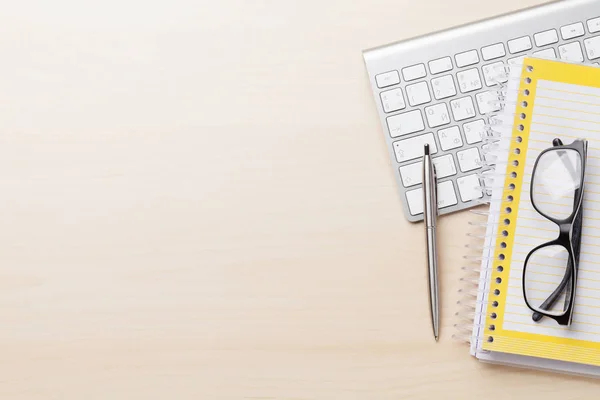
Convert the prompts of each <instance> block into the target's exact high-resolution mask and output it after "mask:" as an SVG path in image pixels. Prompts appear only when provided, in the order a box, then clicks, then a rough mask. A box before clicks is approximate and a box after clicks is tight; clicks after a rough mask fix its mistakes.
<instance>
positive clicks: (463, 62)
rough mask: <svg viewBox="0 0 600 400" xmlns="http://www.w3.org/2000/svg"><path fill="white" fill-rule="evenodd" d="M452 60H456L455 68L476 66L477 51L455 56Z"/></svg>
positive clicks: (477, 59)
mask: <svg viewBox="0 0 600 400" xmlns="http://www.w3.org/2000/svg"><path fill="white" fill-rule="evenodd" d="M454 58H455V59H456V66H457V67H459V68H461V67H466V66H468V65H473V64H477V63H478V62H479V54H477V50H471V51H465V52H464V53H460V54H457V55H455V56H454Z"/></svg>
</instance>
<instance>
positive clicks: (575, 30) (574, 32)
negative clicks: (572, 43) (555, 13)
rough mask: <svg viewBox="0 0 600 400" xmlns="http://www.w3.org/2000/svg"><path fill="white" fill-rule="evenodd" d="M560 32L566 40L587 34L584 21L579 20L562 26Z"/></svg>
mask: <svg viewBox="0 0 600 400" xmlns="http://www.w3.org/2000/svg"><path fill="white" fill-rule="evenodd" d="M560 34H561V35H562V38H563V39H564V40H569V39H573V38H576V37H579V36H583V35H584V34H585V29H584V28H583V23H581V22H577V23H576V24H571V25H566V26H563V27H562V28H560Z"/></svg>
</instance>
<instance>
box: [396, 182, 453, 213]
mask: <svg viewBox="0 0 600 400" xmlns="http://www.w3.org/2000/svg"><path fill="white" fill-rule="evenodd" d="M406 200H407V202H408V209H409V210H410V213H411V214H412V215H417V214H421V213H423V188H418V189H415V190H411V191H408V192H406ZM437 201H438V208H445V207H450V206H453V205H455V204H457V203H458V200H457V198H456V192H455V191H454V184H453V183H452V181H446V182H441V183H438V185H437Z"/></svg>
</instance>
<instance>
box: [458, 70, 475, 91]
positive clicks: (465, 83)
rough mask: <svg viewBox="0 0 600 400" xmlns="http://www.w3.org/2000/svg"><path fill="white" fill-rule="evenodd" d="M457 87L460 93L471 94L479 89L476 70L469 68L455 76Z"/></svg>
mask: <svg viewBox="0 0 600 400" xmlns="http://www.w3.org/2000/svg"><path fill="white" fill-rule="evenodd" d="M456 77H457V78H458V86H459V87H460V91H461V92H462V93H468V92H472V91H474V90H478V89H481V77H480V76H479V71H478V70H477V68H471V69H468V70H466V71H461V72H459V73H458V74H456Z"/></svg>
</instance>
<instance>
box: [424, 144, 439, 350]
mask: <svg viewBox="0 0 600 400" xmlns="http://www.w3.org/2000/svg"><path fill="white" fill-rule="evenodd" d="M424 152H425V154H424V156H423V195H424V197H423V205H424V210H423V211H424V212H423V214H424V218H425V221H424V222H425V235H426V238H427V267H428V269H429V275H428V277H429V305H430V307H431V324H432V325H433V336H434V337H435V340H436V342H437V340H438V338H439V319H440V309H439V290H438V273H437V243H436V223H437V214H438V205H437V179H436V176H435V167H434V166H433V162H432V160H431V155H430V153H429V144H425V149H424Z"/></svg>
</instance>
